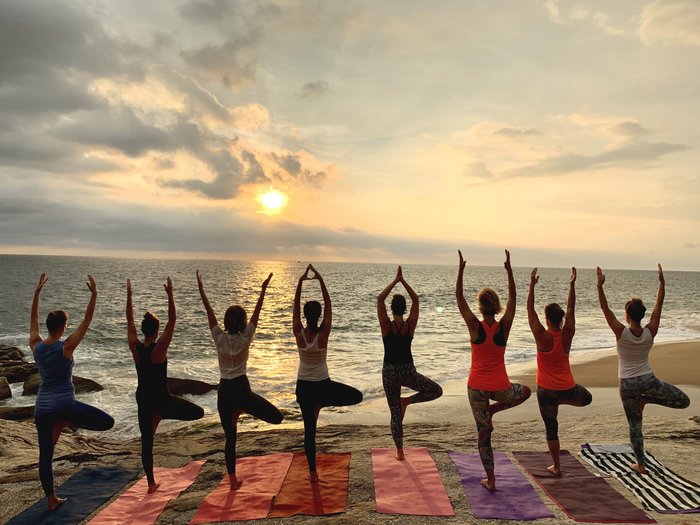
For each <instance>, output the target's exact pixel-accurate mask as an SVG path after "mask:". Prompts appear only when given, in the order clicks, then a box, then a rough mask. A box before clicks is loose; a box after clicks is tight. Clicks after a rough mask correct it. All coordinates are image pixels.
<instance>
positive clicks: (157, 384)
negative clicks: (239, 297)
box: [126, 277, 204, 493]
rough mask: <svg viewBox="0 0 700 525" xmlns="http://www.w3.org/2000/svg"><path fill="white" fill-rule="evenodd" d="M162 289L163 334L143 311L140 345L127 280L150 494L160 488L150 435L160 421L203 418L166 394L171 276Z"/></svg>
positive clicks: (172, 309) (171, 327)
mask: <svg viewBox="0 0 700 525" xmlns="http://www.w3.org/2000/svg"><path fill="white" fill-rule="evenodd" d="M164 286H165V292H166V293H167V294H168V322H167V323H166V325H165V329H164V330H163V335H161V336H160V337H158V332H159V329H160V320H159V319H158V317H156V316H155V315H154V314H152V313H151V312H146V314H145V315H144V316H143V321H141V331H142V332H143V335H144V340H143V342H141V341H140V340H139V338H138V336H137V335H136V326H135V325H134V309H133V305H132V299H131V295H132V292H131V281H130V280H127V281H126V321H127V337H128V340H129V349H130V350H131V355H132V356H133V358H134V363H135V364H136V374H137V376H138V387H137V388H136V403H137V404H138V410H139V412H138V413H139V430H140V431H141V462H142V463H143V470H144V471H145V473H146V478H147V479H148V492H149V493H150V492H154V491H155V490H156V489H157V488H158V487H159V486H160V483H156V480H155V478H154V476H153V436H154V435H155V433H156V429H157V428H158V423H159V422H160V420H161V419H179V420H181V421H194V420H195V419H200V418H202V416H204V410H202V407H200V406H198V405H195V404H194V403H192V402H190V401H187V400H186V399H184V398H182V397H178V396H174V395H172V394H171V393H170V392H169V391H168V346H170V341H172V339H173V332H174V331H175V317H176V315H175V300H174V299H173V283H172V281H171V280H170V277H168V281H167V283H166V284H165V285H164Z"/></svg>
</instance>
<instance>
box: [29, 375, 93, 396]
mask: <svg viewBox="0 0 700 525" xmlns="http://www.w3.org/2000/svg"><path fill="white" fill-rule="evenodd" d="M40 382H41V380H40V379H39V374H32V375H31V376H29V377H28V378H27V379H26V380H25V381H24V386H23V387H22V395H23V396H34V395H36V393H37V391H38V390H39V383H40ZM73 386H75V393H76V394H83V393H85V392H99V391H101V390H104V387H103V386H102V385H101V384H99V383H97V382H96V381H93V380H92V379H86V378H84V377H78V376H73Z"/></svg>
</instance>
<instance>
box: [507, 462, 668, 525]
mask: <svg viewBox="0 0 700 525" xmlns="http://www.w3.org/2000/svg"><path fill="white" fill-rule="evenodd" d="M513 455H514V456H515V459H517V460H518V462H520V464H521V465H522V466H523V467H525V469H526V470H527V472H528V474H530V476H532V478H533V479H534V480H535V481H536V482H537V483H538V484H539V485H540V487H542V488H543V489H544V491H545V492H546V493H547V494H548V495H549V497H550V498H552V500H553V501H554V502H555V503H556V504H557V505H559V506H560V507H561V509H562V510H563V511H564V512H565V513H566V514H567V515H568V516H569V517H570V518H572V519H573V520H575V521H585V522H592V523H620V522H623V523H656V520H654V519H653V518H650V517H649V516H647V515H646V514H645V513H644V512H643V511H642V510H641V509H638V508H637V507H635V506H634V505H633V504H632V503H630V502H629V501H627V500H626V499H625V497H624V496H623V495H622V494H620V493H619V492H617V491H616V490H615V489H614V488H612V487H611V486H610V485H608V484H607V483H606V482H605V480H604V479H603V478H600V477H598V476H596V475H594V474H592V473H590V472H589V471H588V469H586V467H584V466H583V465H582V464H581V463H579V462H578V461H577V460H576V458H575V457H573V456H572V455H571V454H569V452H568V451H566V450H562V451H561V470H562V476H561V477H559V478H558V477H556V476H553V475H552V474H551V473H550V472H549V471H548V470H547V467H548V466H549V465H551V464H552V457H551V456H550V455H549V453H548V452H513Z"/></svg>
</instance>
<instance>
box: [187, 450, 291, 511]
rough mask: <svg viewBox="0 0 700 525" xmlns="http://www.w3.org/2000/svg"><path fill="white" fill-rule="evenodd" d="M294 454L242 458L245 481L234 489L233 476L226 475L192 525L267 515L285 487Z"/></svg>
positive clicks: (240, 468) (240, 466)
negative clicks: (232, 486) (230, 483)
mask: <svg viewBox="0 0 700 525" xmlns="http://www.w3.org/2000/svg"><path fill="white" fill-rule="evenodd" d="M293 457H294V454H269V455H267V456H253V457H246V458H241V459H239V460H238V461H237V462H236V474H237V476H238V479H240V480H242V481H243V485H241V487H240V488H239V489H238V490H234V491H231V490H229V477H228V475H226V476H224V479H222V480H221V483H219V485H218V486H217V487H216V488H215V489H214V491H213V492H211V493H210V494H209V495H208V496H207V497H206V498H204V501H202V503H201V504H200V505H199V508H198V509H197V513H196V514H195V515H194V517H193V518H192V521H190V525H195V524H197V523H214V522H218V521H240V520H259V519H262V518H266V517H267V515H268V514H269V513H270V507H271V505H272V500H273V499H274V498H275V496H277V493H278V492H279V491H280V489H281V488H282V483H283V482H284V478H285V476H286V475H287V471H288V470H289V466H290V465H291V463H292V458H293Z"/></svg>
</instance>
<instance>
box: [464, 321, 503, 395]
mask: <svg viewBox="0 0 700 525" xmlns="http://www.w3.org/2000/svg"><path fill="white" fill-rule="evenodd" d="M481 326H482V328H483V330H484V333H485V335H486V337H485V338H484V340H483V342H480V343H474V342H472V343H471V347H472V365H471V369H470V370H469V380H468V381H467V385H468V386H470V387H471V388H474V389H476V390H488V391H495V390H505V389H507V388H509V387H510V379H508V373H507V372H506V363H505V354H506V347H505V345H504V346H500V345H497V344H496V343H495V342H494V340H493V339H494V336H495V335H496V333H497V332H498V328H499V326H500V323H499V322H496V323H494V325H493V326H488V325H487V324H486V323H485V322H484V321H481Z"/></svg>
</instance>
